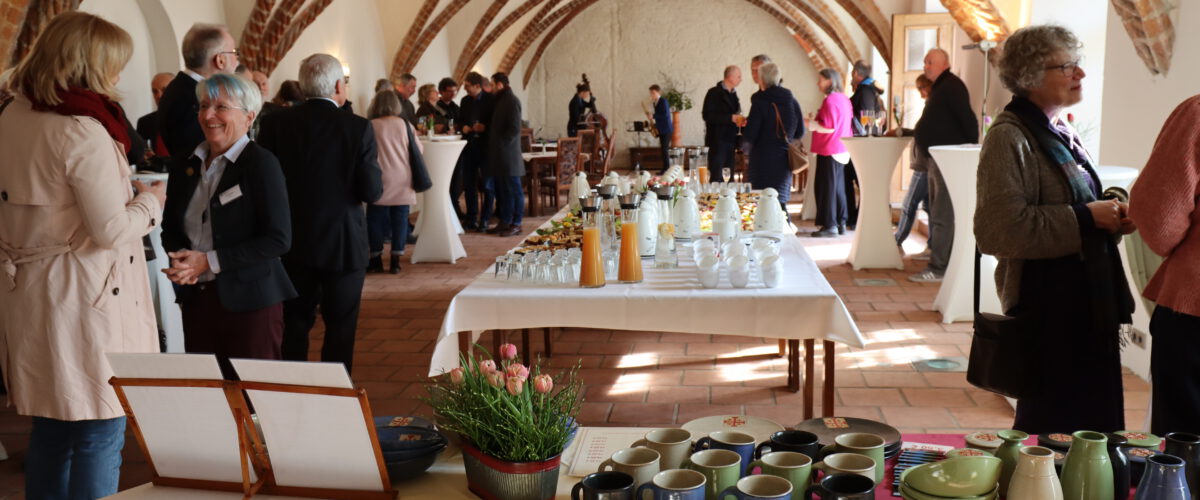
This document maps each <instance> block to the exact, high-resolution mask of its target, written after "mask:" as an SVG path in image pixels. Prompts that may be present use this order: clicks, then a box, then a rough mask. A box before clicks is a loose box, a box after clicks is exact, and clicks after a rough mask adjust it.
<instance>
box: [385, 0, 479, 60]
mask: <svg viewBox="0 0 1200 500" xmlns="http://www.w3.org/2000/svg"><path fill="white" fill-rule="evenodd" d="M470 1H471V0H452V1H451V2H450V4H449V5H447V6H446V8H444V9H442V11H441V12H440V13H438V15H437V17H435V18H433V22H431V23H430V24H429V26H428V27H426V28H425V31H424V32H423V33H421V36H420V37H419V38H417V43H416V46H415V47H413V48H412V51H411V52H410V53H409V54H408V58H407V59H406V60H405V61H404V64H403V66H402V67H401V71H400V73H401V74H404V73H409V72H411V71H412V69H413V67H415V66H416V65H417V62H418V61H420V60H421V55H423V54H424V53H425V49H427V48H429V44H430V43H432V42H433V39H434V38H436V37H437V35H438V33H439V32H441V31H442V28H444V27H445V26H446V25H447V24H449V23H450V20H451V19H454V15H455V14H458V11H460V10H462V8H463V7H465V6H466V5H467V3H468V2H470Z"/></svg>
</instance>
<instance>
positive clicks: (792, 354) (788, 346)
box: [780, 339, 800, 392]
mask: <svg viewBox="0 0 1200 500" xmlns="http://www.w3.org/2000/svg"><path fill="white" fill-rule="evenodd" d="M780 342H783V343H784V347H785V349H784V350H785V351H787V360H788V362H787V375H788V376H787V388H788V390H789V391H792V392H800V341H799V340H796V339H787V340H780Z"/></svg>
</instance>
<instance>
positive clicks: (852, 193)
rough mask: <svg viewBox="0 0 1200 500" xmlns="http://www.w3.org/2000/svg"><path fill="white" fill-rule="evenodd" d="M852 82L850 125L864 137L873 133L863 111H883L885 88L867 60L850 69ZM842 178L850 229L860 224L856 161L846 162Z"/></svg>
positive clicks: (856, 134) (873, 113) (857, 135)
mask: <svg viewBox="0 0 1200 500" xmlns="http://www.w3.org/2000/svg"><path fill="white" fill-rule="evenodd" d="M850 83H851V86H852V87H854V95H852V96H850V105H851V107H853V109H854V116H853V117H852V118H851V119H850V127H851V129H852V130H853V132H854V136H855V137H862V136H866V135H870V134H871V130H870V129H868V128H866V127H863V123H862V120H861V118H860V117H862V116H863V113H869V114H870V115H871V116H872V117H874V115H875V114H877V113H879V112H880V111H883V109H884V107H883V105H882V104H883V103H882V101H881V99H880V98H879V95H880V94H883V89H881V88H879V87H876V86H875V79H874V78H872V77H871V65H870V64H867V63H866V61H862V60H859V61H855V62H854V69H852V70H850ZM843 173H844V175H843V176H842V178H843V179H844V180H845V190H846V221H847V225H848V226H849V228H850V229H854V226H855V225H857V224H858V196H857V195H856V193H857V192H858V189H857V185H858V173H857V172H856V171H855V170H854V161H853V160H851V161H850V163H847V164H846V169H845V171H844V172H843Z"/></svg>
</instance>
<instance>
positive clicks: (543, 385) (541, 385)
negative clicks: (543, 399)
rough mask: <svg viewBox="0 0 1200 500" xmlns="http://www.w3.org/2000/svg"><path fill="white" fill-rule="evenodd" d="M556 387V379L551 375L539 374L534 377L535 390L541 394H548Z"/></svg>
mask: <svg viewBox="0 0 1200 500" xmlns="http://www.w3.org/2000/svg"><path fill="white" fill-rule="evenodd" d="M553 388H554V379H552V378H550V376H549V375H545V374H543V375H538V376H536V377H533V390H535V391H538V392H539V393H541V394H548V393H549V392H550V390H551V389H553Z"/></svg>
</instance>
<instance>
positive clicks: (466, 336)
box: [458, 332, 471, 357]
mask: <svg viewBox="0 0 1200 500" xmlns="http://www.w3.org/2000/svg"><path fill="white" fill-rule="evenodd" d="M470 351H471V332H458V353H459V354H462V355H464V356H468V357H469V355H468V353H469V352H470Z"/></svg>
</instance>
